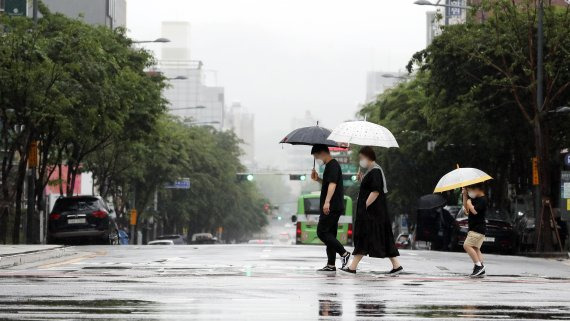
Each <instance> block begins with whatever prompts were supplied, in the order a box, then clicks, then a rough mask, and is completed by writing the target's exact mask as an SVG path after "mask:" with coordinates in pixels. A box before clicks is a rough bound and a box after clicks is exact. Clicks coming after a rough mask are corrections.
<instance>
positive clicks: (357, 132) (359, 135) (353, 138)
mask: <svg viewBox="0 0 570 321" xmlns="http://www.w3.org/2000/svg"><path fill="white" fill-rule="evenodd" d="M328 139H330V140H334V141H336V142H339V143H346V144H356V145H363V146H379V147H400V146H399V145H398V142H397V141H396V138H394V135H392V133H391V132H390V131H389V130H388V129H387V128H386V127H383V126H380V125H377V124H374V123H371V122H367V121H349V122H346V123H342V124H340V125H339V126H338V127H336V128H335V129H334V130H333V131H332V133H331V135H330V136H329V137H328Z"/></svg>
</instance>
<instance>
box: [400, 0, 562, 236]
mask: <svg viewBox="0 0 570 321" xmlns="http://www.w3.org/2000/svg"><path fill="white" fill-rule="evenodd" d="M536 8H537V6H536V1H530V0H527V1H523V2H522V3H515V2H512V1H504V0H501V1H484V2H483V3H482V5H481V8H478V9H481V10H484V11H486V12H489V13H490V16H489V17H488V19H487V20H485V21H484V22H483V23H480V22H478V21H476V20H472V21H470V22H468V23H466V24H462V25H455V26H451V27H446V28H445V30H444V32H443V33H442V35H441V36H439V37H437V38H436V39H435V40H434V42H433V43H432V44H431V45H430V46H429V47H428V48H427V49H425V50H423V51H421V52H419V53H417V54H416V55H414V57H413V59H412V61H411V62H410V65H409V66H408V67H409V69H411V68H412V67H413V65H414V64H415V65H417V66H418V67H419V70H420V71H421V72H426V73H429V78H428V79H429V80H428V85H427V86H426V87H427V92H428V96H430V97H431V98H432V99H433V105H432V106H433V109H436V108H437V109H439V110H441V111H446V112H447V118H445V116H444V118H436V117H435V116H437V115H445V113H442V112H438V113H434V115H435V116H434V117H432V119H433V122H436V123H438V124H440V126H441V128H442V129H443V130H444V131H449V134H450V135H455V134H456V131H460V132H466V133H469V140H470V141H471V142H474V147H473V150H478V153H479V154H481V155H494V157H491V158H490V161H489V162H488V166H489V167H490V168H497V172H498V173H499V174H497V176H498V175H505V176H507V177H509V178H511V180H512V181H516V179H519V180H520V179H521V178H522V179H523V181H526V182H525V183H526V184H522V185H523V187H526V186H528V185H529V184H528V177H529V176H530V175H529V170H528V168H529V165H528V164H529V163H530V156H531V155H536V156H537V157H538V159H539V168H540V170H539V177H540V179H539V180H540V186H541V191H542V195H543V196H545V197H550V196H552V186H551V184H550V183H551V182H552V180H551V176H552V175H553V172H552V171H551V170H552V169H553V168H555V167H554V166H552V165H553V163H552V162H551V160H552V159H553V155H554V153H555V152H556V151H557V150H558V149H560V147H561V145H559V144H561V143H562V142H563V139H560V138H561V137H562V138H563V137H567V134H562V132H563V131H564V127H566V126H562V125H561V124H559V123H558V124H555V125H554V126H550V125H551V121H553V119H552V118H551V117H549V116H550V114H549V111H552V110H554V109H555V108H556V107H558V106H564V105H567V104H568V102H569V101H570V90H568V87H569V86H570V73H569V72H568V71H569V70H570V59H569V58H570V55H569V50H568V49H569V48H570V37H569V32H570V29H569V28H568V26H569V24H570V14H569V10H568V8H565V9H560V8H557V7H554V6H551V5H549V4H548V3H547V4H546V8H545V23H544V27H545V46H544V52H545V68H544V70H545V75H544V76H545V77H544V79H545V81H544V92H545V96H544V101H543V102H541V103H540V104H538V103H537V99H536V95H537V82H536V74H537V69H536V52H537V48H536V26H537V21H536V17H537V12H536ZM566 130H567V127H566ZM555 131H557V132H555ZM454 137H465V135H461V134H458V135H457V136H454ZM542 138H543V139H544V144H539V143H538V141H539V139H542ZM566 142H567V141H566ZM477 146H480V148H479V147H477ZM537 146H543V147H544V148H543V149H542V150H537ZM510 159H512V160H513V162H510V161H509V160H510ZM515 160H516V162H519V163H524V164H525V165H516V166H511V165H513V163H514V161H515ZM513 169H514V170H513ZM513 174H514V175H513ZM498 177H501V176H498ZM500 181H503V180H500ZM497 190H498V191H501V190H502V191H504V188H503V189H497ZM543 226H546V224H543ZM542 234H543V235H544V236H546V237H549V236H550V233H542ZM543 244H546V245H547V246H548V245H549V244H551V242H549V241H548V240H545V242H544V243H543Z"/></svg>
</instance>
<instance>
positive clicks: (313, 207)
mask: <svg viewBox="0 0 570 321" xmlns="http://www.w3.org/2000/svg"><path fill="white" fill-rule="evenodd" d="M320 203H321V200H320V199H319V198H305V199H304V204H303V205H304V206H305V213H304V214H317V215H318V214H321V210H320V208H319V206H320ZM344 206H345V208H348V200H347V199H345V200H344ZM345 212H346V211H345ZM345 212H343V213H342V215H345V214H346V213H345Z"/></svg>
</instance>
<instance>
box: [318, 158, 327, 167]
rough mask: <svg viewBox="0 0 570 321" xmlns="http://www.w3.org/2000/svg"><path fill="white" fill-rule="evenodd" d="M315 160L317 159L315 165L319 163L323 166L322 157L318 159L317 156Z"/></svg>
mask: <svg viewBox="0 0 570 321" xmlns="http://www.w3.org/2000/svg"><path fill="white" fill-rule="evenodd" d="M316 161H317V165H319V166H323V165H324V163H325V162H323V160H322V159H318V158H317V159H316Z"/></svg>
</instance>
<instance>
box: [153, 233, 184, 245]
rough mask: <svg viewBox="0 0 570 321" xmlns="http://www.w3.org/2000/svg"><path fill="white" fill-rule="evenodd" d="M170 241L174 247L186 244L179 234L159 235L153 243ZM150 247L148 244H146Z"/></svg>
mask: <svg viewBox="0 0 570 321" xmlns="http://www.w3.org/2000/svg"><path fill="white" fill-rule="evenodd" d="M167 240H168V241H172V244H174V245H186V244H188V242H187V241H186V237H184V236H183V235H180V234H171V235H161V236H159V237H157V238H156V240H155V241H167ZM148 244H149V245H150V242H149V243H148Z"/></svg>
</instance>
